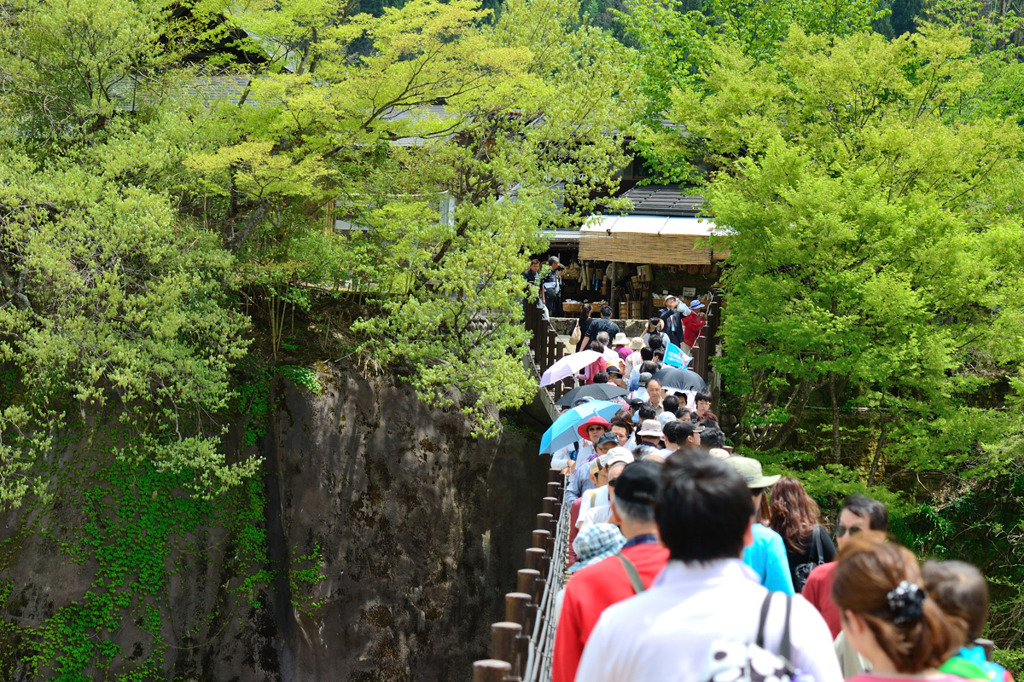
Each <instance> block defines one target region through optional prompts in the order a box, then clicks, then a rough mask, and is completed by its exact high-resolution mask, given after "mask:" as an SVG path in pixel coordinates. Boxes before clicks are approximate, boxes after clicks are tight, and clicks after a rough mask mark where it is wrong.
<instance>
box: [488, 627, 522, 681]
mask: <svg viewBox="0 0 1024 682" xmlns="http://www.w3.org/2000/svg"><path fill="white" fill-rule="evenodd" d="M522 635H523V626H522V625H520V624H519V623H512V622H508V621H502V622H501V623H494V624H492V625H491V658H492V659H495V660H498V661H505V662H506V663H508V664H509V665H510V666H511V669H510V670H509V674H508V679H509V680H512V679H516V680H518V679H519V676H520V675H521V674H522V672H521V671H522V663H521V662H520V660H519V638H520V637H522Z"/></svg>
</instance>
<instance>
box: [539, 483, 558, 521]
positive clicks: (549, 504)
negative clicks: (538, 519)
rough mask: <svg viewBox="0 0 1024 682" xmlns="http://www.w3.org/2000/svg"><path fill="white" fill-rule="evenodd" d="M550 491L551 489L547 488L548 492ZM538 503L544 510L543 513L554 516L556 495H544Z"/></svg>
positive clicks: (556, 502) (556, 501)
mask: <svg viewBox="0 0 1024 682" xmlns="http://www.w3.org/2000/svg"><path fill="white" fill-rule="evenodd" d="M550 491H551V489H550V488H548V492H549V493H550ZM540 504H541V509H543V510H544V513H545V514H551V516H555V505H556V504H558V498H557V497H550V496H549V497H545V498H544V499H543V500H541V501H540Z"/></svg>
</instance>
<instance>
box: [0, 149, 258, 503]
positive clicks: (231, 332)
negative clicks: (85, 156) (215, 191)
mask: <svg viewBox="0 0 1024 682" xmlns="http://www.w3.org/2000/svg"><path fill="white" fill-rule="evenodd" d="M0 176H2V177H3V180H0V292H2V296H0V298H2V300H3V301H4V303H3V304H2V305H0V330H2V331H0V363H3V364H4V366H6V367H10V368H11V369H12V371H13V372H15V373H16V376H17V377H18V381H17V384H16V385H14V386H11V387H10V388H12V389H13V390H11V392H10V393H9V394H5V395H4V396H3V400H2V402H0V409H2V411H0V434H2V442H0V462H2V463H3V464H2V467H3V470H2V481H3V485H2V486H0V499H2V500H3V501H4V502H5V503H9V502H12V501H16V500H17V499H18V498H19V497H20V496H21V495H22V494H24V493H25V492H26V491H27V490H29V489H33V490H35V489H37V486H36V484H40V485H42V484H44V483H45V480H46V479H45V477H43V478H37V477H35V476H33V475H32V474H33V473H38V472H35V471H34V465H35V464H36V463H37V462H38V461H39V460H40V459H44V460H45V459H46V458H47V457H48V455H49V449H50V448H51V447H52V446H53V444H54V442H55V440H54V439H55V438H57V439H58V440H59V438H60V436H62V435H63V434H65V433H67V432H68V429H69V428H70V427H72V426H73V425H82V424H89V423H92V422H94V420H95V419H97V418H101V419H102V418H103V417H102V415H106V416H107V418H110V416H111V415H113V416H116V418H117V419H119V420H120V421H121V422H122V423H123V424H125V425H126V426H127V427H128V428H129V431H130V433H131V434H132V435H133V436H136V437H138V439H139V442H140V443H141V444H142V445H141V446H140V449H141V451H140V452H132V453H130V454H131V456H133V457H139V456H141V457H145V458H146V459H148V460H152V461H154V462H156V463H157V464H158V465H159V466H163V467H179V466H184V465H188V466H190V467H195V468H197V469H199V470H202V471H204V472H205V473H204V475H203V477H202V479H201V480H199V481H197V484H199V486H200V488H201V489H202V490H204V491H210V490H214V489H216V488H218V487H219V485H220V484H223V483H227V482H233V481H236V480H238V476H239V475H242V474H244V473H245V472H247V471H249V470H250V469H251V467H242V468H241V469H239V468H237V467H231V466H228V465H227V463H226V462H225V460H224V457H223V455H222V454H221V453H220V451H219V447H218V441H219V435H220V429H219V427H217V425H216V424H213V423H208V421H207V419H206V418H207V417H208V416H209V415H211V414H214V413H216V412H217V411H218V409H220V408H221V407H223V405H224V400H225V396H226V395H227V393H228V385H227V369H228V367H230V365H231V364H232V363H233V361H235V360H237V359H238V358H239V357H241V355H242V354H243V353H244V351H245V348H246V345H247V342H246V341H245V340H244V339H243V337H242V335H241V334H242V330H243V329H244V325H245V323H244V320H243V319H242V317H241V316H240V315H238V314H237V313H235V312H232V311H231V310H229V309H226V308H225V307H224V306H223V302H224V292H223V289H222V288H221V286H220V282H221V280H222V279H223V277H224V276H225V273H226V269H227V268H228V267H229V266H230V263H231V259H230V257H229V256H228V255H227V254H226V253H224V252H223V251H222V250H220V249H219V248H217V245H216V243H214V242H212V238H211V235H210V234H209V233H205V232H203V231H197V230H194V229H188V227H187V226H185V225H176V223H175V220H174V216H173V210H172V208H171V206H170V205H169V204H168V202H167V200H166V199H165V198H164V197H162V196H159V195H156V194H153V193H151V192H147V191H146V190H143V189H139V188H132V187H118V186H116V185H114V184H112V183H109V182H106V181H105V180H104V179H103V178H101V177H96V176H94V175H90V174H88V173H87V172H85V171H84V170H83V169H82V168H80V167H75V166H69V167H64V168H60V167H51V168H49V169H47V170H45V171H44V170H43V169H40V168H39V167H38V166H36V165H35V164H33V163H32V162H31V161H29V160H28V159H26V158H24V157H12V156H8V157H6V158H4V159H3V161H2V162H0ZM126 454H128V453H126Z"/></svg>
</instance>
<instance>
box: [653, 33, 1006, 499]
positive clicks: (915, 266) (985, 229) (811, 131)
mask: <svg viewBox="0 0 1024 682" xmlns="http://www.w3.org/2000/svg"><path fill="white" fill-rule="evenodd" d="M980 82H981V71H980V69H979V60H978V59H977V58H976V57H975V56H974V55H973V54H972V53H971V50H970V42H969V41H968V40H967V39H966V38H962V37H959V36H958V35H957V34H956V33H955V32H954V31H952V30H949V29H938V28H931V29H927V30H925V31H923V32H922V33H921V34H918V35H916V36H914V37H912V38H901V39H898V40H895V41H892V42H887V41H885V40H884V39H883V38H882V37H881V36H879V35H877V34H869V33H863V34H857V35H853V36H850V37H846V38H838V39H836V40H834V41H832V40H830V39H828V38H826V37H824V36H808V35H806V34H804V33H803V32H802V31H799V30H798V29H794V31H793V32H792V33H791V35H790V37H789V39H788V40H787V41H786V43H785V44H784V46H783V49H782V50H781V51H780V53H779V55H778V58H777V59H776V60H775V61H774V62H771V63H761V64H755V63H754V62H753V61H752V60H751V59H750V58H749V57H747V56H745V55H744V54H742V51H741V50H740V49H738V48H736V47H733V46H725V47H722V48H720V49H719V50H718V51H717V52H716V61H715V62H714V63H713V64H712V65H710V66H709V67H708V68H707V69H706V72H705V75H704V78H703V83H704V85H703V87H702V88H701V89H697V88H691V89H685V90H678V91H676V93H675V97H674V105H673V109H672V117H673V119H674V120H676V121H679V122H682V123H684V124H685V126H686V129H687V130H688V131H689V134H690V135H691V136H692V137H693V138H694V139H695V140H699V142H694V140H686V139H681V140H679V142H678V144H679V145H680V149H684V150H686V151H688V152H690V153H692V150H694V149H698V150H701V151H702V155H701V157H700V161H701V162H703V163H705V164H707V165H709V166H711V167H714V168H716V169H718V170H717V172H716V173H715V174H714V175H713V176H712V178H711V181H710V182H709V184H708V191H707V198H708V202H709V208H710V210H711V212H712V213H713V214H714V216H715V219H716V221H717V222H718V223H719V224H720V225H725V226H728V227H729V228H730V229H731V230H733V231H734V232H735V233H734V234H733V235H732V236H731V237H730V238H729V246H730V249H731V255H730V257H729V261H728V262H729V264H730V268H729V272H728V274H727V276H726V285H727V288H728V289H729V291H730V294H731V297H730V300H729V311H728V312H729V314H728V316H727V317H726V318H725V321H724V331H723V333H724V335H725V337H726V347H725V348H726V352H725V357H724V358H722V360H721V362H720V363H719V365H718V366H719V367H720V368H721V370H722V371H723V373H724V374H725V375H726V377H727V379H728V382H729V386H730V390H731V391H734V392H735V395H736V396H737V397H741V398H742V399H743V401H744V402H743V410H744V412H745V414H746V418H747V419H751V418H754V419H756V418H757V417H756V416H759V417H760V418H763V419H764V420H765V421H766V422H770V423H772V424H774V425H775V430H774V431H772V430H769V439H771V437H772V436H774V437H775V440H776V442H779V441H780V440H781V439H783V438H784V437H785V436H786V435H788V427H789V426H791V425H792V423H793V417H794V416H795V415H798V414H799V413H800V411H801V410H802V407H803V406H804V405H805V404H807V402H808V400H810V399H811V397H812V395H819V396H824V399H825V401H826V404H830V405H831V407H832V412H833V419H832V425H833V428H832V434H833V444H832V448H831V451H832V458H833V459H834V461H838V458H839V456H840V442H839V440H838V438H839V424H838V422H839V413H840V411H842V410H843V409H846V408H847V407H849V406H863V407H871V408H874V409H876V410H880V411H881V412H882V414H884V415H885V417H884V419H883V425H882V426H881V431H882V433H881V435H880V437H879V442H878V444H877V445H878V447H877V449H876V452H875V461H874V462H873V464H872V467H871V471H870V478H869V482H872V481H873V482H877V481H878V480H879V479H878V478H877V477H876V475H878V474H879V473H880V472H879V471H878V466H879V465H880V464H882V463H884V462H885V461H888V463H889V466H890V470H891V471H892V472H896V471H899V470H901V468H902V467H906V468H908V469H910V470H913V471H920V470H923V469H929V468H947V469H950V470H962V468H963V467H967V468H975V469H976V473H982V472H986V471H995V470H999V464H1000V462H1005V461H1006V460H1005V458H1006V457H1007V456H1008V455H1009V453H1008V452H1003V454H1002V455H1000V456H998V457H994V458H993V457H989V456H986V455H993V456H994V454H995V453H996V452H997V451H1000V452H1002V450H1003V449H1004V448H1006V447H1008V446H1009V445H1010V441H1007V440H1005V439H1004V438H1002V437H996V438H995V439H994V440H990V439H989V438H988V437H989V436H997V434H995V433H993V432H992V431H991V428H992V427H994V426H995V424H996V423H1001V424H1004V425H1005V421H1003V420H1000V419H995V420H994V422H993V423H989V424H987V425H986V424H985V422H986V419H993V418H994V417H995V415H992V413H991V412H988V411H981V412H978V413H977V414H974V413H972V410H969V409H959V407H960V406H959V402H960V400H962V399H963V398H964V397H965V396H967V395H970V394H971V393H973V392H974V391H975V390H977V389H978V388H979V387H980V386H982V385H985V384H987V383H988V382H989V381H991V380H992V379H993V378H997V377H998V376H999V375H1000V372H1001V371H1002V370H1001V369H1000V368H1013V367H1016V366H1019V364H1020V363H1021V361H1022V359H1024V358H1022V355H1021V349H1022V348H1024V346H1022V345H1021V340H1022V339H1021V329H1024V326H1022V324H1021V323H1022V319H1021V314H1022V313H1021V311H1022V310H1024V300H1022V287H1024V282H1022V276H1024V262H1022V254H1024V230H1022V229H1021V227H1022V215H1024V205H1022V202H1021V200H1020V197H1019V195H1018V194H1017V193H1016V191H1015V190H1014V188H1015V187H1018V186H1019V185H1020V182H1021V180H1022V179H1024V175H1022V167H1021V161H1020V159H1021V153H1022V151H1024V133H1022V131H1021V130H1020V128H1019V127H1018V126H1017V125H1015V123H1014V121H1012V120H1006V119H1002V118H993V117H989V116H984V115H980V114H979V113H978V111H977V107H976V104H977V100H976V99H975V93H976V92H977V90H978V86H979V83H980ZM983 414H984V415H988V416H987V417H986V416H983ZM1005 435H1006V434H1005V433H1004V434H1003V436H1005ZM1018 441H1019V439H1018ZM886 443H888V446H887V447H886ZM972 444H976V447H974V446H972ZM989 448H992V449H989ZM1011 449H1012V451H1013V456H1019V455H1020V454H1021V453H1020V451H1019V445H1018V446H1016V447H1013V448H1011ZM883 452H884V453H885V455H886V456H887V457H888V460H886V459H883ZM993 467H994V468H993Z"/></svg>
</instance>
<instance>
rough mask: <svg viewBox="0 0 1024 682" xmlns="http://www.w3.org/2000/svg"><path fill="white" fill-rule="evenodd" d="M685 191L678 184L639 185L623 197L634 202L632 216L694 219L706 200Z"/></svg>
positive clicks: (630, 211)
mask: <svg viewBox="0 0 1024 682" xmlns="http://www.w3.org/2000/svg"><path fill="white" fill-rule="evenodd" d="M692 191H693V190H692V189H691V190H684V189H683V188H681V187H680V186H679V185H677V184H671V185H637V186H636V187H633V188H632V189H630V190H628V191H626V192H625V193H624V194H623V195H622V196H624V197H626V198H627V199H629V200H630V201H632V202H633V208H632V209H631V210H629V211H626V213H628V214H630V215H654V216H681V217H684V218H693V217H696V216H698V215H699V214H700V209H701V204H703V203H704V198H703V197H702V196H700V195H699V194H692V193H687V192H692Z"/></svg>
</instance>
